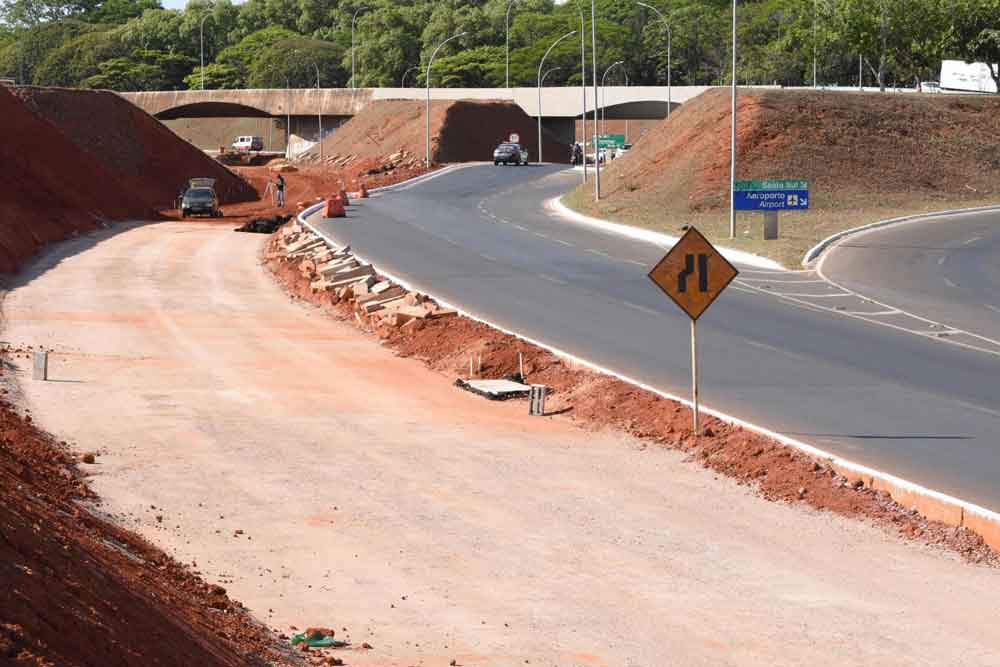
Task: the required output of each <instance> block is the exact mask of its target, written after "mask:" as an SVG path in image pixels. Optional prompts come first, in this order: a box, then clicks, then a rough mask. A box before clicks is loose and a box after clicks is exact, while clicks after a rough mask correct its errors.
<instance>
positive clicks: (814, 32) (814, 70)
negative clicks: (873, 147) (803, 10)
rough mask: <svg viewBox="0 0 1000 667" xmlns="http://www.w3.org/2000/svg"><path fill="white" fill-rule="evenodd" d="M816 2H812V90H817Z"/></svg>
mask: <svg viewBox="0 0 1000 667" xmlns="http://www.w3.org/2000/svg"><path fill="white" fill-rule="evenodd" d="M816 71H817V67H816V0H813V88H818V87H819V85H818V84H817V82H816Z"/></svg>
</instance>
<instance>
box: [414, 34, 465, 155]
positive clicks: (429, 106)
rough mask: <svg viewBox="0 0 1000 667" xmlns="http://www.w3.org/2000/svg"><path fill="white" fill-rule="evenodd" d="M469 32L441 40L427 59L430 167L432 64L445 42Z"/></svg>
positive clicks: (427, 142) (428, 150)
mask: <svg viewBox="0 0 1000 667" xmlns="http://www.w3.org/2000/svg"><path fill="white" fill-rule="evenodd" d="M468 34H469V33H468V32H466V31H463V32H460V33H458V34H457V35H452V36H451V37H449V38H448V39H446V40H444V41H443V42H441V43H440V44H438V45H437V48H436V49H434V52H433V53H431V58H430V60H428V61H427V78H426V79H425V80H424V83H426V84H427V137H426V145H427V158H426V161H427V166H428V167H430V166H431V65H433V64H434V58H435V57H436V56H437V54H438V51H440V50H441V47H442V46H444V45H445V44H447V43H448V42H450V41H451V40H453V39H458V38H459V37H464V36H465V35H468Z"/></svg>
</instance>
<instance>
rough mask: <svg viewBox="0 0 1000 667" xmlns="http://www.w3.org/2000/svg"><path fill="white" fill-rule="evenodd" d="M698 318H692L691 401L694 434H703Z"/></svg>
mask: <svg viewBox="0 0 1000 667" xmlns="http://www.w3.org/2000/svg"><path fill="white" fill-rule="evenodd" d="M696 324H697V320H695V319H693V318H692V319H691V403H692V410H693V412H694V434H695V435H701V428H700V424H699V423H698V416H699V415H698V330H697V327H696Z"/></svg>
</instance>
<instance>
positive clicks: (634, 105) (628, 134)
mask: <svg viewBox="0 0 1000 667" xmlns="http://www.w3.org/2000/svg"><path fill="white" fill-rule="evenodd" d="M679 106H680V104H679V103H677V102H674V103H673V104H671V105H670V107H671V109H672V110H673V111H676V110H677V107H679ZM666 117H667V101H666V99H664V100H663V101H662V102H656V101H648V102H627V103H624V104H614V105H610V104H609V105H608V106H607V107H606V108H605V107H601V106H598V108H597V119H598V128H597V131H596V132H595V130H594V125H593V121H594V116H593V112H590V113H588V114H587V135H588V136H587V143H588V144H590V143H591V139H592V137H593V135H594V134H621V135H624V136H625V142H626V143H630V144H631V143H635V142H636V141H638V140H639V139H641V138H642V137H643V136H645V135H646V134H647V133H649V132H650V131H652V130H653V128H655V127H657V126H658V125H660V123H662V122H663V121H664V120H665V119H666ZM575 125H576V129H575V132H576V137H577V138H576V140H577V141H579V140H580V137H582V136H583V134H584V132H583V121H582V120H580V117H579V116H578V117H577V118H576V124H575Z"/></svg>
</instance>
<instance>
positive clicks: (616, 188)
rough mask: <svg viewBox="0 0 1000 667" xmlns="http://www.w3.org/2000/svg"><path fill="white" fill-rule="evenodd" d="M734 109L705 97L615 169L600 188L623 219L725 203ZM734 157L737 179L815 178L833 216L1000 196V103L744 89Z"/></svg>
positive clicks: (819, 200) (819, 202)
mask: <svg viewBox="0 0 1000 667" xmlns="http://www.w3.org/2000/svg"><path fill="white" fill-rule="evenodd" d="M729 105H730V98H729V92H728V91H727V90H723V89H716V90H711V91H708V92H706V93H704V94H703V95H700V96H699V97H697V98H695V99H693V100H691V101H690V102H687V103H685V104H684V105H683V106H682V107H681V108H680V109H679V110H678V111H677V112H676V113H674V114H673V115H672V116H671V118H670V119H669V120H666V121H664V122H663V123H661V124H660V126H659V127H658V128H657V129H655V130H654V131H652V132H650V133H649V134H648V135H647V136H645V137H644V138H643V139H642V140H641V141H639V142H637V143H636V145H635V148H634V149H633V151H632V154H631V155H630V156H629V157H628V159H624V160H621V161H616V162H614V163H612V164H611V165H610V166H609V168H608V170H607V172H606V175H605V178H604V179H603V180H602V185H603V188H604V192H605V193H606V195H607V197H608V199H609V200H610V201H611V202H614V203H615V204H617V205H618V206H619V208H618V211H619V212H622V211H625V210H626V209H627V207H628V206H629V205H630V203H633V202H636V201H638V200H640V199H641V200H646V204H647V205H649V203H650V202H649V199H650V198H652V199H653V200H654V202H655V206H656V207H660V208H662V210H664V211H666V212H676V213H689V212H697V211H703V210H713V209H721V208H726V207H728V205H729V199H728V192H729V185H728V180H729V169H730V166H729V151H730V132H731V129H730V106H729ZM737 151H738V157H737V177H738V178H742V179H750V178H754V179H759V178H802V179H808V180H809V181H810V190H811V195H812V200H813V206H815V207H821V208H825V209H830V208H850V207H856V206H863V205H865V201H877V200H885V199H887V198H888V199H890V200H894V199H899V200H907V199H909V200H913V199H916V198H921V199H927V198H949V199H954V198H956V197H958V198H962V197H964V198H968V199H970V200H971V199H981V198H982V197H984V196H987V195H990V194H991V193H992V194H995V193H997V192H1000V185H998V184H1000V99H998V98H995V97H966V96H962V97H955V96H947V95H936V96H935V95H905V94H898V95H883V94H878V93H845V92H837V93H834V92H823V91H786V90H742V91H740V97H739V101H738V106H737ZM622 207H624V208H622Z"/></svg>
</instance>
